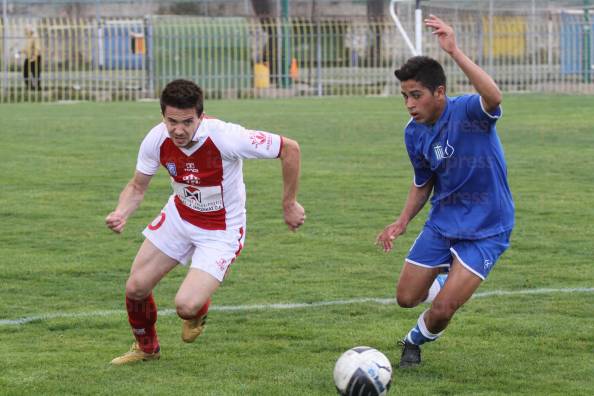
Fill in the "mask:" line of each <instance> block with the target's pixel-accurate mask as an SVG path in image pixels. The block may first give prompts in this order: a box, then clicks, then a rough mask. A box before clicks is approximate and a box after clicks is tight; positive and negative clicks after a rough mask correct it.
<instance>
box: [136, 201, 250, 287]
mask: <svg viewBox="0 0 594 396" xmlns="http://www.w3.org/2000/svg"><path fill="white" fill-rule="evenodd" d="M142 233H143V235H144V236H145V237H146V238H147V239H148V240H149V241H151V242H152V243H153V245H155V246H156V247H157V248H158V249H159V250H160V251H162V252H163V253H165V254H166V255H167V256H169V257H171V258H172V259H174V260H177V261H178V262H179V263H180V264H182V265H187V263H188V261H189V260H190V258H192V264H191V266H190V267H191V268H198V269H200V270H202V271H205V272H207V273H209V274H210V275H212V276H214V277H215V278H216V279H218V280H219V282H222V281H223V279H224V278H225V275H226V274H227V271H228V270H229V266H230V265H231V264H233V262H234V261H235V259H236V258H237V256H239V253H240V252H241V249H242V248H243V244H244V241H245V224H244V226H243V227H239V228H231V229H227V230H215V231H213V230H204V229H202V228H199V227H196V226H195V225H193V224H190V223H188V222H186V221H184V220H182V218H181V217H180V216H179V213H178V211H177V209H176V207H175V204H174V203H173V199H170V200H169V201H168V202H167V204H166V205H165V206H164V207H163V210H162V212H161V214H159V215H158V216H157V217H156V218H155V220H153V221H152V222H151V223H150V224H149V225H148V226H147V227H146V228H145V229H144V231H143V232H142Z"/></svg>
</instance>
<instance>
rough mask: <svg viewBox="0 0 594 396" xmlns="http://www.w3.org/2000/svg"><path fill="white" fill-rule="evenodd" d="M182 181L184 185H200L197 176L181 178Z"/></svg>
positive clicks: (190, 175) (191, 175)
mask: <svg viewBox="0 0 594 396" xmlns="http://www.w3.org/2000/svg"><path fill="white" fill-rule="evenodd" d="M182 180H183V181H184V183H187V184H194V185H196V184H200V178H199V177H198V176H195V175H194V174H192V173H190V174H189V175H185V176H184V177H182Z"/></svg>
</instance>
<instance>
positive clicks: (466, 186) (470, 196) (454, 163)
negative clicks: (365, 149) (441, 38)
mask: <svg viewBox="0 0 594 396" xmlns="http://www.w3.org/2000/svg"><path fill="white" fill-rule="evenodd" d="M500 116H501V108H497V110H495V111H494V112H493V113H492V114H489V113H487V112H486V111H485V110H484V109H483V106H482V103H481V100H480V96H479V95H463V96H459V97H453V98H449V97H448V98H447V101H446V107H445V109H444V111H443V114H442V115H441V116H440V117H439V119H438V120H437V122H436V123H435V124H433V125H427V124H420V123H417V122H415V121H414V119H411V121H409V123H408V124H407V125H406V128H405V131H404V141H405V144H406V150H407V151H408V155H409V157H410V160H411V163H412V165H413V168H414V184H415V185H416V186H417V187H420V186H423V185H424V184H425V183H427V182H428V181H429V180H430V179H431V178H434V187H433V196H432V197H431V211H430V212H429V218H428V219H427V225H428V226H430V227H432V228H433V229H435V230H436V231H437V232H438V233H440V234H441V235H443V236H445V237H447V238H452V239H482V238H486V237H489V236H493V235H496V234H500V233H502V232H506V231H509V230H511V229H512V228H513V226H514V202H513V200H512V195H511V192H510V190H509V186H508V184H507V168H506V164H505V158H504V155H503V148H502V146H501V142H500V140H499V137H498V136H497V132H496V130H495V122H496V121H497V119H499V117H500Z"/></svg>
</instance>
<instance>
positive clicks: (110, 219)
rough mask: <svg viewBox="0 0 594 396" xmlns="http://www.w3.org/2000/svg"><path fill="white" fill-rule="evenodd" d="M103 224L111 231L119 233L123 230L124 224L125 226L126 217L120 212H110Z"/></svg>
mask: <svg viewBox="0 0 594 396" xmlns="http://www.w3.org/2000/svg"><path fill="white" fill-rule="evenodd" d="M105 225H107V228H109V229H110V230H112V231H113V232H116V233H118V234H120V233H121V232H122V231H124V226H126V219H125V218H124V216H122V215H121V214H120V213H117V212H111V213H110V214H108V215H107V217H106V218H105Z"/></svg>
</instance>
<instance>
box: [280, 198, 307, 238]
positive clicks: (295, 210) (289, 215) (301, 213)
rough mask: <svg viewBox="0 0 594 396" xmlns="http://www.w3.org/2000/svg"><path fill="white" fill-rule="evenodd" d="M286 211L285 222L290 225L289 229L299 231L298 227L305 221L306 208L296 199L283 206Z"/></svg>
mask: <svg viewBox="0 0 594 396" xmlns="http://www.w3.org/2000/svg"><path fill="white" fill-rule="evenodd" d="M283 209H284V212H285V223H287V225H288V226H289V230H291V231H297V228H299V227H301V225H302V224H303V223H304V222H305V217H306V216H305V209H303V206H301V205H300V204H299V202H297V201H294V202H292V203H290V204H288V205H284V206H283Z"/></svg>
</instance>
